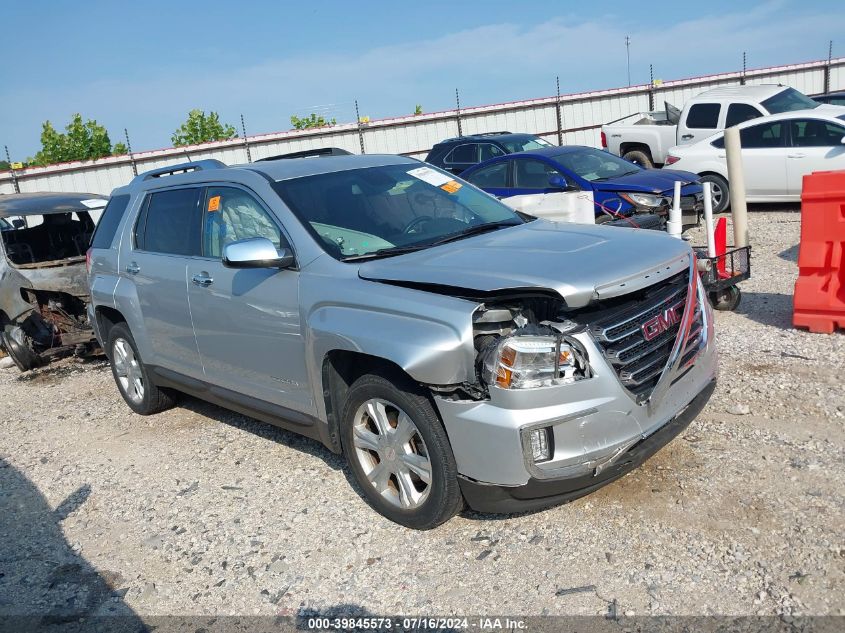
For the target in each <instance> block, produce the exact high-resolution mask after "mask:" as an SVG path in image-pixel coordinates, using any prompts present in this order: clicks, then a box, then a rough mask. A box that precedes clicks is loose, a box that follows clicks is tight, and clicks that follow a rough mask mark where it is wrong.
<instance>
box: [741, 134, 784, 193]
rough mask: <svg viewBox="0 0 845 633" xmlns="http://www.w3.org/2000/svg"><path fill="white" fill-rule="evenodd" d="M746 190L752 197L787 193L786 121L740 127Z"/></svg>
mask: <svg viewBox="0 0 845 633" xmlns="http://www.w3.org/2000/svg"><path fill="white" fill-rule="evenodd" d="M739 138H740V144H741V145H742V164H743V167H744V168H745V191H746V193H747V194H748V195H749V196H752V197H765V198H774V197H777V196H785V195H787V178H786V123H785V122H783V121H774V122H769V123H760V124H759V125H752V126H750V127H746V128H744V129H742V130H740V133H739Z"/></svg>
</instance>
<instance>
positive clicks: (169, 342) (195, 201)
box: [118, 187, 203, 378]
mask: <svg viewBox="0 0 845 633" xmlns="http://www.w3.org/2000/svg"><path fill="white" fill-rule="evenodd" d="M202 191H203V189H202V187H181V188H176V189H168V190H164V191H158V192H152V193H150V194H148V195H147V197H146V199H145V200H144V201H143V202H142V205H143V206H142V208H141V212H140V213H139V214H138V219H137V221H136V224H135V228H134V232H133V240H132V244H131V245H130V247H129V248H128V249H127V250H126V251H124V252H123V253H122V254H121V258H120V276H121V280H120V281H118V283H122V282H123V280H125V281H128V282H129V283H132V284H134V286H135V294H136V296H137V297H138V308H139V310H140V312H141V316H142V319H143V321H142V322H143V327H144V329H145V330H146V336H137V337H136V338H137V339H139V340H138V344H139V346H141V352H142V354H144V353H145V351H144V349H143V346H144V343H147V344H148V345H149V347H150V350H149V351H150V352H151V354H145V356H144V362H145V363H146V364H148V365H155V366H159V367H163V368H166V369H170V370H173V371H176V372H179V373H182V374H185V375H188V376H193V377H196V378H201V377H202V375H203V372H202V364H201V363H200V357H199V353H198V352H197V343H196V340H195V339H194V329H193V326H192V325H191V313H190V310H189V308H188V292H187V282H186V271H187V267H188V262H189V261H191V260H192V258H193V257H196V256H198V255H199V253H200V234H201V231H200V221H201V214H200V206H199V204H200V198H201V195H202Z"/></svg>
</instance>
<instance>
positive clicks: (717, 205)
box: [701, 174, 731, 213]
mask: <svg viewBox="0 0 845 633" xmlns="http://www.w3.org/2000/svg"><path fill="white" fill-rule="evenodd" d="M701 182H709V183H710V195H711V197H712V200H713V213H722V212H723V211H724V210H725V209H727V208H728V205H729V204H730V202H731V190H730V187H729V186H728V181H727V180H725V179H724V178H722V177H721V176H718V175H716V174H706V175H704V176H702V177H701Z"/></svg>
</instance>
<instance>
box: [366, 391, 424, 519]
mask: <svg viewBox="0 0 845 633" xmlns="http://www.w3.org/2000/svg"><path fill="white" fill-rule="evenodd" d="M352 440H353V444H354V446H355V451H354V452H355V458H356V459H357V460H358V464H359V465H360V466H361V469H362V470H363V471H364V475H365V476H366V477H367V479H368V480H369V482H370V483H371V484H372V486H373V487H374V488H375V489H376V491H377V492H378V493H379V494H380V495H381V496H382V497H384V498H385V499H386V500H387V501H389V502H390V503H392V504H393V505H395V506H396V507H398V508H401V509H403V510H412V509H414V508H418V507H419V506H421V505H422V504H423V503H425V500H426V499H427V498H428V493H429V490H430V489H431V471H432V466H431V459H430V457H429V453H428V450H427V449H426V446H425V442H424V441H423V438H422V436H421V435H420V432H419V429H417V427H416V425H415V424H414V423H413V421H412V420H411V418H410V416H408V414H407V413H405V412H404V411H403V410H402V409H400V408H399V407H398V406H396V405H395V404H393V403H392V402H389V401H387V400H383V399H380V398H371V399H370V400H367V401H366V402H364V403H363V404H362V405H361V406H360V407H358V410H357V411H356V412H355V418H354V420H353V427H352Z"/></svg>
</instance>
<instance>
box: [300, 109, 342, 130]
mask: <svg viewBox="0 0 845 633" xmlns="http://www.w3.org/2000/svg"><path fill="white" fill-rule="evenodd" d="M290 124H291V125H292V126H293V128H294V129H295V130H307V129H309V128H312V127H326V126H327V125H337V121H336V120H335V119H328V120H327V119H326V118H325V117H323V116H317V115H316V114H314V113H313V112H312V113H311V115H310V116H307V117H303V118H299V117H298V116H296V115H295V114H292V115H291V117H290Z"/></svg>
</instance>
